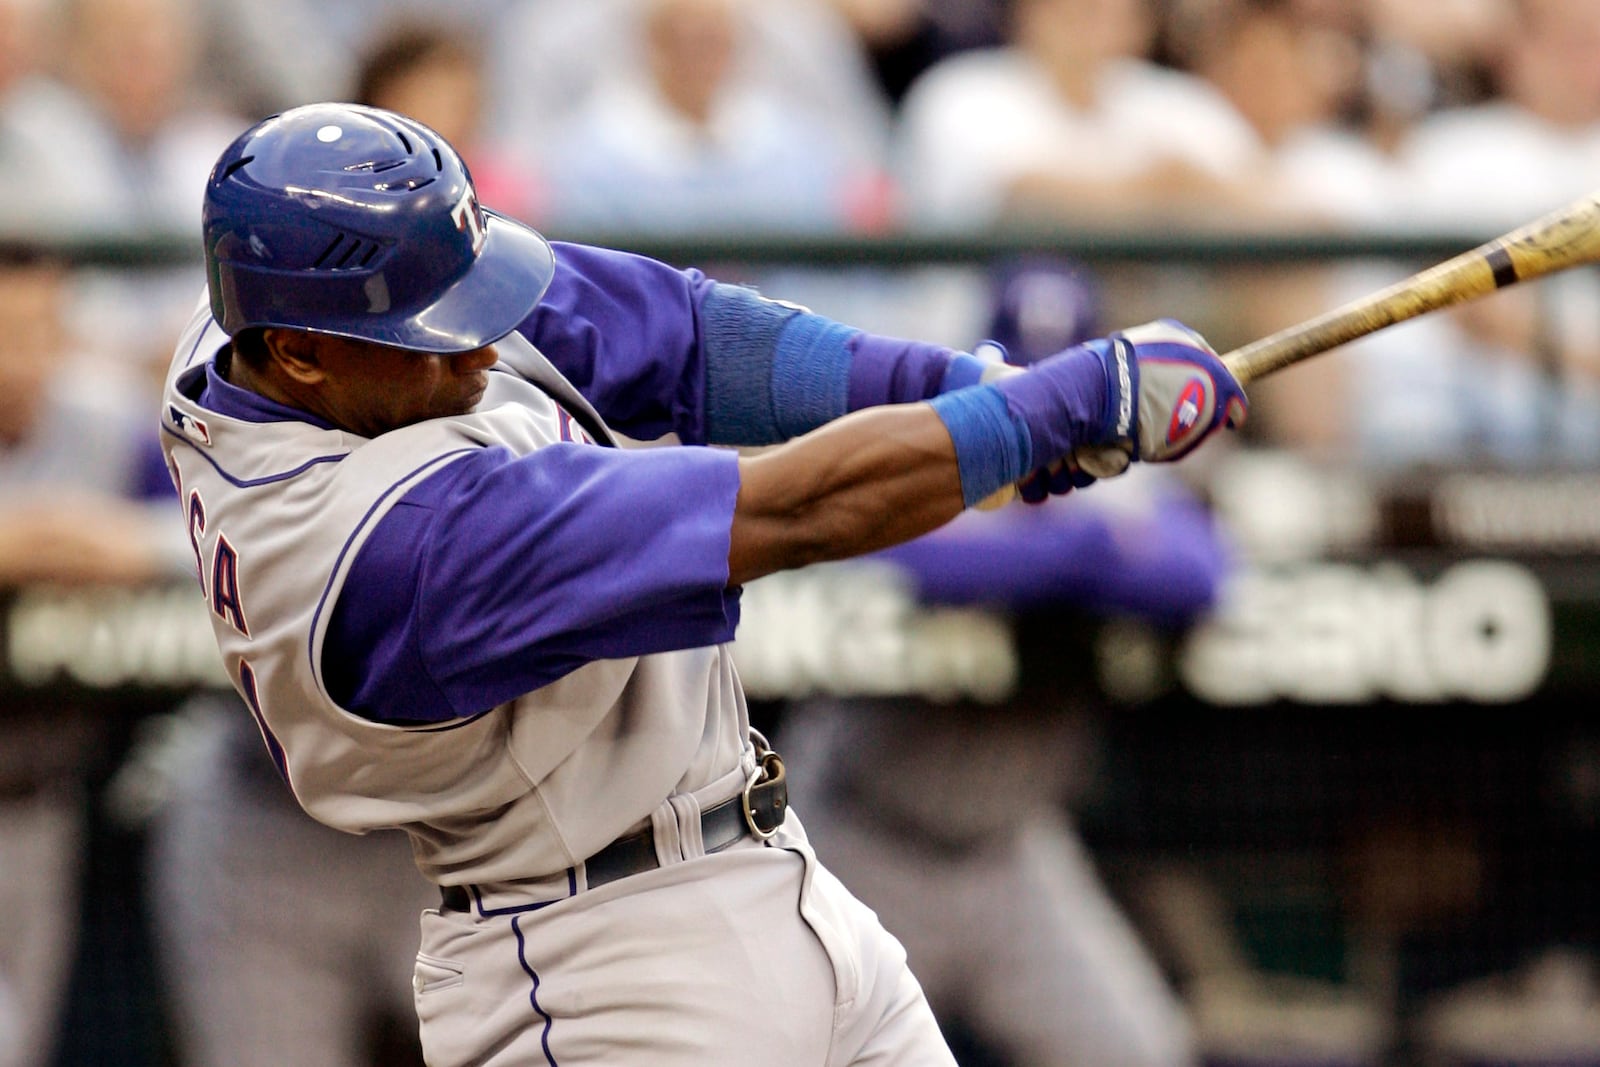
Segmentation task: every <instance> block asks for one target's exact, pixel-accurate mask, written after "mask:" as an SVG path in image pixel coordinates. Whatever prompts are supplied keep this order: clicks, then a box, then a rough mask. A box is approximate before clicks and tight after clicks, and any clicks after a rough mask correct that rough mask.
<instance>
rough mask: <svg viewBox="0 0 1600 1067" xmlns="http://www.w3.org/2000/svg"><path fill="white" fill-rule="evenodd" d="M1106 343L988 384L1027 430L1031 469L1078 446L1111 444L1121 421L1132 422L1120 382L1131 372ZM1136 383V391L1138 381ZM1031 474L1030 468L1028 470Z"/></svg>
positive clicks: (1077, 349) (1082, 347) (1093, 344)
mask: <svg viewBox="0 0 1600 1067" xmlns="http://www.w3.org/2000/svg"><path fill="white" fill-rule="evenodd" d="M1127 362H1128V356H1127V354H1126V353H1121V354H1119V353H1118V352H1117V350H1116V346H1115V345H1113V344H1112V343H1111V342H1109V341H1093V342H1090V343H1089V344H1086V345H1077V346H1074V347H1073V348H1069V349H1067V350H1066V351H1064V352H1060V353H1057V354H1056V355H1054V356H1051V357H1050V358H1049V359H1045V360H1041V361H1040V362H1038V363H1036V364H1034V365H1033V366H1032V367H1030V368H1029V369H1028V370H1027V371H1026V372H1024V373H1022V374H1014V375H1010V376H1008V377H1005V378H1002V379H999V380H997V381H995V382H993V383H991V384H990V385H989V386H988V388H992V389H995V390H997V391H998V392H999V393H1000V394H1001V395H1002V396H1003V397H1004V398H1005V401H1006V405H1007V408H1008V409H1009V410H1010V412H1011V414H1012V416H1013V418H1015V419H1016V420H1017V421H1019V422H1020V423H1022V424H1023V425H1024V426H1026V427H1027V431H1028V439H1029V443H1030V447H1031V450H1032V454H1033V465H1034V466H1035V467H1038V466H1044V465H1046V464H1049V463H1052V462H1054V461H1056V460H1058V459H1061V458H1063V457H1065V456H1067V455H1068V454H1069V453H1071V452H1072V450H1073V449H1074V448H1076V447H1077V446H1078V445H1081V444H1092V443H1098V442H1101V441H1107V440H1111V439H1112V438H1113V437H1114V436H1115V434H1116V429H1117V427H1118V426H1119V425H1121V423H1122V422H1123V419H1124V415H1126V421H1128V422H1130V423H1131V421H1132V418H1133V416H1132V414H1131V412H1125V411H1124V410H1123V409H1124V408H1125V407H1128V406H1129V405H1130V404H1131V401H1127V402H1125V401H1124V398H1125V397H1127V396H1129V395H1130V394H1128V392H1127V391H1126V390H1125V389H1124V388H1123V387H1122V383H1125V382H1127V381H1128V380H1129V376H1131V375H1136V374H1137V371H1136V369H1134V368H1127V369H1126V370H1125V371H1123V370H1119V365H1121V366H1123V367H1125V366H1126V363H1127ZM1134 381H1135V388H1137V385H1136V379H1134ZM1029 469H1030V470H1031V469H1032V468H1031V467H1030V468H1029Z"/></svg>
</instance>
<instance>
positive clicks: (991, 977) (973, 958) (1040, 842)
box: [781, 259, 1227, 1067]
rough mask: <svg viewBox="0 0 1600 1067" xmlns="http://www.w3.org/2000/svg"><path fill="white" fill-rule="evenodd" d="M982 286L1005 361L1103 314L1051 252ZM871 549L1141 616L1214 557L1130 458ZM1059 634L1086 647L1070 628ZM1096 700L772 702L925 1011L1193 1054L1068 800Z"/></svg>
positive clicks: (998, 590) (1167, 616) (1002, 1033)
mask: <svg viewBox="0 0 1600 1067" xmlns="http://www.w3.org/2000/svg"><path fill="white" fill-rule="evenodd" d="M995 295H996V301H995V304H994V317H993V321H992V322H991V324H990V326H989V336H990V337H991V338H992V339H994V340H996V341H999V342H1001V343H1002V344H1003V345H1004V346H1005V347H1006V349H1007V351H1008V353H1009V356H1010V359H1011V360H1012V361H1014V362H1017V363H1022V364H1025V363H1028V362H1032V361H1035V360H1037V359H1042V358H1044V357H1045V356H1047V355H1050V354H1052V353H1054V352H1057V351H1060V350H1061V349H1062V348H1065V347H1067V346H1069V345H1072V344H1076V343H1078V342H1080V341H1082V340H1084V339H1086V338H1089V337H1092V336H1095V335H1096V332H1097V331H1098V330H1099V329H1100V328H1101V324H1100V322H1099V314H1098V304H1097V296H1096V291H1095V286H1094V284H1093V283H1092V281H1090V280H1089V278H1088V277H1087V276H1086V275H1085V273H1084V272H1083V270H1082V268H1079V267H1077V266H1075V265H1073V264H1070V263H1066V262H1062V261H1058V260H1054V259H1038V260H1029V261H1025V262H1023V263H1019V264H1015V265H1012V266H1010V267H1008V268H1007V269H1005V270H1003V271H1001V272H1000V273H999V274H998V276H997V282H996V294H995ZM874 558H876V559H879V560H882V561H887V562H889V563H891V564H894V565H896V566H897V567H899V568H902V569H903V570H904V572H905V573H906V575H907V576H908V577H909V579H910V581H911V584H912V586H913V587H914V588H915V589H916V591H917V594H918V597H919V599H920V601H921V602H923V603H925V604H986V605H990V606H994V607H998V608H1000V609H1002V610H1012V611H1025V610H1028V609H1030V608H1041V607H1046V606H1049V607H1054V608H1057V609H1059V608H1061V607H1062V606H1063V605H1068V606H1070V607H1071V608H1072V609H1074V610H1076V611H1079V612H1081V613H1083V614H1084V615H1085V616H1090V617H1100V618H1113V617H1121V618H1133V619H1140V620H1144V621H1146V622H1148V623H1150V624H1152V625H1155V626H1161V627H1165V626H1174V627H1175V626H1181V625H1183V624H1184V623H1185V622H1186V621H1188V620H1190V619H1191V618H1192V617H1193V616H1194V615H1196V614H1197V613H1199V612H1200V611H1202V610H1203V609H1205V608H1206V607H1207V606H1208V605H1209V604H1210V602H1211V600H1212V598H1213V596H1214V595H1215V593H1216V589H1217V586H1218V584H1219V582H1220V581H1221V579H1222V577H1223V575H1224V574H1225V572H1226V569H1227V552H1226V548H1225V545H1224V543H1223V539H1222V536H1221V534H1220V532H1219V531H1218V530H1217V528H1216V527H1215V526H1214V524H1213V523H1212V521H1211V519H1210V517H1209V516H1208V515H1207V513H1206V512H1205V511H1204V509H1203V508H1202V507H1201V506H1200V505H1199V504H1198V503H1197V502H1196V500H1195V499H1194V498H1193V497H1192V495H1191V494H1190V493H1189V492H1188V491H1186V490H1185V489H1184V488H1183V487H1182V486H1181V485H1180V484H1179V483H1177V482H1174V481H1170V480H1167V479H1165V478H1163V477H1162V475H1161V472H1160V471H1159V470H1156V469H1154V468H1150V467H1145V468H1141V469H1137V470H1135V471H1134V472H1132V474H1131V475H1130V476H1128V477H1126V478H1124V479H1121V480H1119V481H1117V482H1114V483H1107V484H1105V485H1097V486H1096V487H1095V488H1094V491H1093V492H1092V493H1083V494H1072V495H1070V496H1068V497H1065V498H1056V499H1053V500H1052V501H1051V502H1050V503H1049V504H1047V505H1044V506H1040V507H1023V506H1013V507H1009V508H1006V509H1003V510H1001V511H997V512H975V513H970V514H968V515H964V516H962V517H961V518H960V519H958V520H957V521H956V522H954V523H952V524H951V525H950V526H949V527H947V528H945V529H943V530H940V531H937V532H936V533H934V534H932V535H928V536H926V537H923V538H921V539H919V540H917V541H914V542H911V543H909V544H907V545H904V546H900V547H898V548H895V549H891V550H889V551H886V552H883V553H880V554H878V555H877V556H876V557H874ZM1076 652H1077V653H1079V654H1081V656H1082V659H1083V662H1084V664H1085V667H1086V668H1087V666H1088V664H1089V663H1090V654H1089V650H1088V649H1080V650H1076ZM1052 655H1054V656H1057V657H1067V656H1073V657H1074V658H1076V656H1075V655H1074V652H1073V651H1071V650H1066V649H1062V650H1057V651H1056V652H1054V653H1052ZM1025 681H1026V679H1025ZM1104 710H1105V709H1104V707H1103V706H1102V698H1100V697H1099V696H1097V695H1096V692H1095V687H1094V685H1093V684H1092V683H1091V682H1090V681H1089V680H1088V679H1085V681H1084V684H1083V685H1082V686H1080V687H1078V688H1076V689H1075V690H1072V691H1067V692H1064V691H1062V690H1060V689H1058V688H1050V689H1044V688H1042V687H1031V688H1030V687H1027V686H1026V685H1025V687H1024V689H1023V690H1022V691H1021V692H1019V693H1018V694H1017V695H1016V696H1015V697H1014V698H1012V699H1010V700H1009V701H1007V703H1006V704H1005V705H1003V706H993V705H987V704H981V703H975V702H957V703H949V704H938V703H932V702H929V701H924V700H917V699H910V698H906V699H898V698H896V699H850V700H823V699H818V700H812V701H807V702H803V703H800V704H798V705H796V706H795V707H793V708H791V709H788V710H787V711H786V713H785V715H784V718H783V729H782V732H781V743H782V744H783V745H784V746H785V748H786V751H788V752H789V753H790V757H789V758H790V763H791V766H793V767H794V768H795V773H794V774H793V776H792V777H793V781H794V786H793V791H794V793H795V795H796V807H797V810H800V811H803V812H804V813H805V816H806V825H807V828H808V831H809V832H810V834H811V837H812V840H813V842H814V844H815V846H816V849H817V853H818V855H819V856H820V857H821V858H822V859H823V862H824V863H827V864H829V865H831V866H832V867H833V869H834V870H835V871H836V872H837V873H838V874H839V877H840V879H841V880H842V881H844V883H845V884H846V885H847V886H849V887H850V888H851V889H853V890H854V891H855V892H856V893H857V894H858V895H859V896H860V897H861V898H862V900H864V901H865V902H866V903H867V905H868V906H869V907H871V908H873V909H874V910H875V911H876V912H877V913H878V915H879V917H880V918H881V919H882V921H883V923H884V925H885V926H886V927H887V928H888V929H889V930H890V932H892V933H894V934H895V935H896V936H897V937H899V938H900V940H901V941H902V942H903V943H904V944H905V946H906V949H907V952H908V953H909V958H910V960H911V964H912V966H913V967H915V968H916V969H917V973H918V976H919V977H920V978H921V980H922V983H923V987H924V989H925V990H926V991H927V994H928V998H929V1001H930V1003H931V1004H932V1005H933V1007H934V1010H935V1012H936V1013H937V1014H938V1015H939V1017H940V1019H941V1022H942V1023H943V1024H944V1025H946V1026H952V1025H955V1026H959V1027H961V1028H962V1029H965V1030H970V1031H971V1032H972V1033H973V1034H974V1035H975V1036H976V1038H977V1040H978V1041H979V1043H980V1044H981V1046H983V1048H985V1049H986V1050H987V1051H989V1052H992V1053H996V1054H999V1055H1000V1056H1002V1057H1003V1062H1004V1063H1007V1064H1014V1065H1016V1067H1055V1065H1059V1064H1062V1063H1083V1064H1095V1065H1104V1067H1176V1065H1181V1064H1191V1063H1194V1062H1196V1059H1195V1053H1194V1050H1193V1048H1192V1046H1191V1038H1190V1033H1189V1027H1188V1022H1187V1020H1186V1019H1185V1017H1184V1013H1183V1010H1182V1008H1181V1006H1180V1004H1179V1002H1178V1000H1177V998H1176V996H1175V995H1174V993H1173V991H1172V990H1171V989H1170V988H1169V987H1168V985H1167V982H1166V980H1165V978H1164V977H1163V975H1162V973H1161V971H1160V969H1159V968H1158V966H1157V964H1156V962H1155V960H1154V958H1153V957H1152V956H1151V955H1150V953H1149V952H1148V951H1147V950H1146V948H1145V947H1144V946H1143V944H1142V943H1141V940H1140V937H1139V936H1138V934H1137V933H1136V931H1135V930H1134V929H1133V927H1132V925H1131V924H1130V923H1129V921H1128V920H1127V919H1126V918H1125V917H1124V915H1123V914H1122V913H1121V911H1120V910H1119V907H1118V905H1117V903H1116V902H1115V900H1114V899H1113V897H1112V896H1111V895H1110V893H1109V892H1108V890H1107V888H1106V886H1105V885H1104V884H1103V883H1102V881H1101V879H1100V877H1099V875H1098V874H1097V872H1096V870H1095V865H1094V861H1093V859H1092V857H1091V856H1090V854H1089V852H1088V850H1087V849H1086V848H1085V846H1084V844H1083V842H1082V841H1081V840H1080V839H1079V837H1078V834H1077V831H1076V829H1075V827H1074V821H1073V817H1072V815H1071V814H1070V812H1069V807H1070V803H1071V801H1072V800H1073V799H1074V798H1076V797H1078V796H1080V795H1081V794H1082V792H1083V790H1084V787H1085V785H1086V784H1087V781H1086V779H1087V776H1088V774H1089V773H1090V768H1091V766H1092V764H1093V756H1092V751H1091V750H1092V748H1093V741H1092V738H1093V723H1094V720H1095V718H1096V716H1097V715H1098V714H1100V713H1101V712H1102V711H1104Z"/></svg>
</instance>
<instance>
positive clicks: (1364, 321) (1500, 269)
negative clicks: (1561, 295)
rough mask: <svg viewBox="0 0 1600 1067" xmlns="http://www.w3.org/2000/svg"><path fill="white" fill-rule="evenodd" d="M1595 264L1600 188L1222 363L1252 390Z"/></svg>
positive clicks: (1002, 494) (1006, 495) (1000, 498)
mask: <svg viewBox="0 0 1600 1067" xmlns="http://www.w3.org/2000/svg"><path fill="white" fill-rule="evenodd" d="M1595 262H1600V191H1597V192H1594V193H1590V194H1589V195H1588V196H1585V197H1583V198H1581V199H1579V200H1575V201H1573V202H1572V203H1570V204H1568V205H1566V206H1565V207H1562V208H1558V209H1556V210H1555V211H1552V212H1550V213H1549V214H1548V215H1542V216H1540V217H1539V218H1537V219H1535V220H1534V221H1532V222H1529V223H1527V224H1525V225H1523V226H1519V227H1518V228H1516V229H1515V230H1512V231H1511V232H1509V233H1506V234H1502V235H1501V236H1499V237H1496V238H1494V239H1493V240H1491V241H1486V242H1484V243H1483V244H1481V245H1479V246H1478V247H1477V248H1474V249H1472V250H1471V251H1470V252H1463V253H1461V254H1460V255H1458V256H1455V257H1454V258H1452V259H1447V260H1445V261H1444V262H1443V263H1439V264H1437V265H1435V266H1432V267H1428V268H1427V269H1425V270H1420V271H1418V272H1417V273H1415V274H1413V275H1411V276H1410V277H1408V278H1403V279H1401V280H1400V281H1398V282H1395V283H1394V284H1393V285H1390V286H1388V287H1386V288H1383V289H1379V290H1378V291H1377V292H1374V293H1370V294H1368V295H1366V296H1363V297H1358V298H1357V299H1355V300H1352V301H1351V302H1349V303H1348V304H1343V305H1340V306H1339V307H1336V308H1334V309H1333V310H1332V311H1327V312H1324V313H1323V314H1321V315H1318V316H1316V317H1314V318H1310V319H1307V320H1306V321H1304V322H1301V323H1297V324H1296V325H1293V326H1289V327H1286V328H1285V329H1282V330H1279V331H1278V332H1277V333H1274V334H1270V335H1268V336H1266V337H1263V338H1261V339H1260V340H1258V341H1252V342H1250V343H1249V344H1247V345H1243V346H1241V347H1239V348H1236V349H1234V350H1233V351H1231V352H1228V353H1226V354H1225V355H1223V356H1222V363H1223V365H1224V366H1226V367H1227V368H1228V370H1229V371H1230V372H1231V373H1232V374H1233V376H1234V377H1235V378H1237V379H1238V380H1239V383H1240V384H1241V385H1248V384H1249V383H1251V382H1253V381H1256V380H1258V379H1260V378H1263V377H1265V376H1266V375H1268V374H1272V373H1275V372H1277V371H1280V370H1282V369H1283V368H1285V367H1290V366H1293V365H1294V364H1296V363H1299V362H1300V361H1301V360H1303V359H1308V358H1310V357H1311V356H1315V355H1319V354H1321V353H1323V352H1327V351H1328V350H1330V349H1333V348H1337V347H1339V346H1340V345H1343V344H1346V343H1347V342H1350V341H1354V340H1356V339H1357V338H1360V337H1365V336H1366V335H1367V334H1370V333H1375V332H1377V331H1378V330H1381V329H1384V328H1385V327H1388V326H1393V325H1394V324H1395V323H1397V322H1404V321H1405V320H1407V319H1413V318H1416V317H1417V316H1419V315H1424V314H1427V313H1428V312H1430V311H1437V310H1439V309H1440V308H1445V307H1450V306H1451V305H1453V304H1460V303H1464V302H1466V301H1468V300H1475V299H1477V298H1478V297H1481V296H1484V295H1485V294H1487V293H1492V292H1494V291H1495V290H1496V289H1504V288H1506V287H1507V286H1510V285H1515V284H1516V283H1518V282H1525V281H1529V280H1531V279H1534V278H1540V277H1543V276H1545V275H1547V274H1555V273H1558V272H1560V271H1564V270H1567V269H1568V268H1570V267H1579V266H1583V265H1585V264H1591V263H1595ZM1015 496H1016V487H1015V486H1008V487H1006V488H1005V489H1001V490H999V491H998V492H997V493H995V494H994V495H992V496H990V497H988V498H987V499H986V500H984V501H983V502H982V503H980V504H979V507H983V508H991V507H997V506H999V505H1000V504H1004V503H1006V502H1007V501H1009V500H1011V499H1012V498H1013V497H1015Z"/></svg>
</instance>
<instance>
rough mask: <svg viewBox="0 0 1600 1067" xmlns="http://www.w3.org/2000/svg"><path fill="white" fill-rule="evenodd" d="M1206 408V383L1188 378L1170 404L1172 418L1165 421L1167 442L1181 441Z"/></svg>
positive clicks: (1197, 423) (1171, 443) (1190, 431)
mask: <svg viewBox="0 0 1600 1067" xmlns="http://www.w3.org/2000/svg"><path fill="white" fill-rule="evenodd" d="M1205 409H1206V385H1205V382H1204V381H1203V380H1202V379H1200V378H1190V379H1189V381H1188V382H1187V383H1186V384H1185V385H1184V387H1183V390H1182V392H1180V393H1179V394H1178V399H1177V402H1176V403H1174V404H1173V405H1172V418H1171V419H1170V420H1168V422H1167V444H1169V445H1174V444H1177V443H1178V442H1179V441H1182V440H1183V439H1184V438H1185V437H1187V436H1189V434H1190V433H1192V432H1193V431H1194V428H1195V427H1196V426H1197V425H1199V422H1200V416H1201V415H1202V414H1203V413H1204V412H1205Z"/></svg>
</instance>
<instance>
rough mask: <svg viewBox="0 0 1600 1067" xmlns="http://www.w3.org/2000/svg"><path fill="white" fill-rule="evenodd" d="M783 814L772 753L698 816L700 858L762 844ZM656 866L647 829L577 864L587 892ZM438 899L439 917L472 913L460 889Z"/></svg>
mask: <svg viewBox="0 0 1600 1067" xmlns="http://www.w3.org/2000/svg"><path fill="white" fill-rule="evenodd" d="M788 809H789V782H788V779H787V777H786V776H785V773H784V769H783V760H782V759H781V758H780V757H779V756H778V754H777V753H776V752H767V753H764V754H763V755H762V756H761V762H760V764H759V765H758V766H757V768H756V772H755V774H753V775H752V776H751V778H750V781H749V782H748V783H747V784H746V785H745V787H744V790H743V791H742V792H741V793H740V794H739V795H738V796H736V797H730V798H729V799H727V800H724V801H723V802H722V803H720V804H715V805H713V806H711V807H709V808H707V809H706V810H705V811H703V812H701V813H700V839H701V841H702V842H703V843H704V845H705V851H706V854H707V855H709V854H711V853H713V852H719V851H721V850H722V849H725V848H727V847H728V846H729V845H731V844H733V843H734V842H736V841H739V840H742V839H743V838H745V837H748V836H753V837H755V838H756V839H757V840H760V841H765V840H767V839H768V838H770V837H771V836H772V835H773V834H776V833H777V832H778V828H779V827H780V826H782V825H783V818H784V815H785V814H786V813H787V811H788ZM659 866H661V861H660V860H658V859H657V858H656V841H655V834H654V833H653V832H652V831H651V830H650V828H649V827H646V828H645V829H643V830H640V831H638V832H637V833H632V834H628V835H627V836H626V837H619V838H617V839H616V840H615V841H613V842H611V844H609V845H607V846H606V847H605V848H603V849H601V850H600V851H599V852H596V853H595V854H594V855H592V856H590V857H589V858H588V859H587V860H585V861H584V864H583V867H584V874H585V875H586V881H587V882H588V886H589V888H590V889H595V888H597V887H599V886H603V885H605V884H606V883H608V882H615V881H618V880H619V879H622V878H627V877H629V876H631V875H635V874H643V873H644V872H646V871H653V870H655V869H656V868H657V867H659ZM439 897H440V906H441V907H442V908H443V909H444V910H445V911H471V910H472V893H471V892H470V891H469V890H468V888H467V887H466V886H463V885H446V886H440V887H439Z"/></svg>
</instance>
